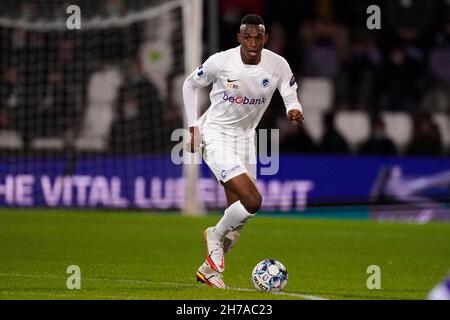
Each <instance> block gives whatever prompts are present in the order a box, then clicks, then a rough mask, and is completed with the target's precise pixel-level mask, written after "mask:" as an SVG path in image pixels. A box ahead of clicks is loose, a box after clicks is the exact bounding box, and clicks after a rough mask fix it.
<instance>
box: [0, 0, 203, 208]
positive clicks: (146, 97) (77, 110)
mask: <svg viewBox="0 0 450 320" xmlns="http://www.w3.org/2000/svg"><path fill="white" fill-rule="evenodd" d="M201 7H202V2H201V0H166V1H164V0H127V1H125V0H99V1H90V0H78V1H63V0H41V1H37V0H20V1H18V0H3V1H2V5H1V6H0V55H1V58H0V71H1V73H0V81H1V86H0V206H2V207H58V208H61V207H68V208H69V207H70V208H72V207H77V208H136V209H155V210H164V209H167V210H173V209H185V208H187V204H189V203H190V205H189V210H188V211H189V212H195V211H196V210H197V207H196V202H195V191H194V192H192V188H191V192H190V193H187V192H186V190H190V189H189V188H186V186H187V185H189V184H190V183H191V184H192V183H193V182H192V181H194V182H195V179H196V176H197V175H198V173H197V171H196V170H197V169H196V168H190V169H189V168H188V169H187V170H184V168H183V166H182V165H175V164H174V163H173V161H172V160H171V157H170V155H171V152H172V149H173V147H174V146H175V145H176V144H178V143H179V141H171V135H172V133H173V132H174V131H175V130H176V129H179V128H183V106H182V94H181V88H182V83H183V80H184V78H185V76H186V74H187V73H189V72H190V71H191V70H193V69H194V68H195V67H196V66H197V65H198V64H199V63H200V54H201V35H199V34H200V33H201V20H202V19H201V12H202V10H201ZM183 172H185V174H184V175H185V176H186V177H189V179H191V181H186V180H185V179H183ZM192 179H194V180H192ZM193 199H194V200H193Z"/></svg>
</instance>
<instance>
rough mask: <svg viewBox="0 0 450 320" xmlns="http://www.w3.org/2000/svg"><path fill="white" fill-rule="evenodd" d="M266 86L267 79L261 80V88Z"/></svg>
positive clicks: (267, 83)
mask: <svg viewBox="0 0 450 320" xmlns="http://www.w3.org/2000/svg"><path fill="white" fill-rule="evenodd" d="M268 85H269V79H267V78H264V79H262V81H261V86H262V87H263V88H266V87H267V86H268Z"/></svg>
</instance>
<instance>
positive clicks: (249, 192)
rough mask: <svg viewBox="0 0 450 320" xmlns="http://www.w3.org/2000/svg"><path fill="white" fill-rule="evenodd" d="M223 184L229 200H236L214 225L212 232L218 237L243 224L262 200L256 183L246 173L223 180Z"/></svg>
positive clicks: (259, 205)
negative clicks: (229, 196)
mask: <svg viewBox="0 0 450 320" xmlns="http://www.w3.org/2000/svg"><path fill="white" fill-rule="evenodd" d="M223 186H224V188H225V190H226V191H228V193H229V194H230V195H231V201H233V200H235V199H237V201H234V202H233V203H232V204H231V205H230V206H228V208H227V209H226V210H225V213H224V215H223V217H222V219H220V221H219V222H218V223H217V225H216V227H215V230H214V233H215V234H216V235H217V236H218V237H219V239H223V238H224V237H225V235H226V234H227V233H228V232H230V231H231V230H234V229H236V228H237V227H240V226H243V225H244V224H245V223H246V222H247V220H248V219H250V218H251V217H253V216H254V214H255V213H256V212H257V211H258V210H259V208H260V207H261V202H262V196H261V193H260V192H259V190H258V188H257V186H256V183H255V182H254V180H253V179H252V178H251V177H250V176H249V175H248V174H247V173H243V174H240V175H238V176H236V177H234V178H232V179H230V180H228V181H226V182H224V183H223ZM234 196H236V197H234Z"/></svg>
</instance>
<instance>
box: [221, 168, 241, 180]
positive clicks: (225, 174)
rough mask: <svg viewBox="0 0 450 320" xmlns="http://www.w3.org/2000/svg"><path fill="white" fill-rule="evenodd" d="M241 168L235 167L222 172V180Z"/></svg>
mask: <svg viewBox="0 0 450 320" xmlns="http://www.w3.org/2000/svg"><path fill="white" fill-rule="evenodd" d="M240 167H241V166H240V165H235V166H234V167H232V168H230V169H227V170H222V171H221V172H220V176H221V177H222V179H225V178H226V177H227V176H228V175H229V174H230V173H232V172H234V171H236V170H237V169H239V168H240Z"/></svg>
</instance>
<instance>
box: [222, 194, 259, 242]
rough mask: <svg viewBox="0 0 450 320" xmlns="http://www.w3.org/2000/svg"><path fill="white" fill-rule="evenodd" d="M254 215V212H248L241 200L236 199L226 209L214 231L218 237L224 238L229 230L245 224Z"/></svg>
mask: <svg viewBox="0 0 450 320" xmlns="http://www.w3.org/2000/svg"><path fill="white" fill-rule="evenodd" d="M253 216H254V214H251V213H250V212H248V211H247V210H246V209H245V207H244V206H243V205H242V203H241V201H236V202H235V203H233V204H232V205H231V206H229V207H228V208H227V209H225V213H224V215H223V217H222V219H220V221H219V222H218V223H217V225H216V228H215V230H214V233H215V234H216V235H217V237H218V239H220V240H223V239H224V238H225V235H226V234H227V233H228V232H230V231H231V230H233V229H236V228H237V227H239V226H242V225H244V224H245V223H246V222H247V220H248V219H250V218H251V217H253Z"/></svg>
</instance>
